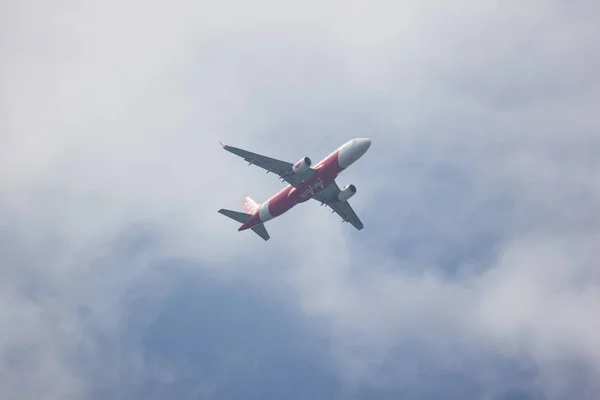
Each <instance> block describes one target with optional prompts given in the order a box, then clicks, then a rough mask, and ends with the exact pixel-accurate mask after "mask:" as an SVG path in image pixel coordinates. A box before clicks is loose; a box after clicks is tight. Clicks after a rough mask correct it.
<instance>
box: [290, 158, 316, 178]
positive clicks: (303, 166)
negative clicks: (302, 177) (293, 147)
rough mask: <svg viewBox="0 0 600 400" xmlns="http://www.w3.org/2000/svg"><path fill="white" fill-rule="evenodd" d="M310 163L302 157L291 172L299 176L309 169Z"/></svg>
mask: <svg viewBox="0 0 600 400" xmlns="http://www.w3.org/2000/svg"><path fill="white" fill-rule="evenodd" d="M311 164H312V161H311V160H310V158H308V157H304V158H303V159H301V160H300V161H298V162H297V163H296V164H294V166H293V167H292V171H294V173H296V174H301V173H303V172H304V171H306V170H307V169H309V168H310V166H311Z"/></svg>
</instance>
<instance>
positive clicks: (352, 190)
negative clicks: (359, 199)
mask: <svg viewBox="0 0 600 400" xmlns="http://www.w3.org/2000/svg"><path fill="white" fill-rule="evenodd" d="M355 194H356V186H354V185H347V186H344V188H343V189H342V190H340V192H339V193H338V199H339V200H340V201H346V200H348V199H349V198H350V197H352V196H354V195H355Z"/></svg>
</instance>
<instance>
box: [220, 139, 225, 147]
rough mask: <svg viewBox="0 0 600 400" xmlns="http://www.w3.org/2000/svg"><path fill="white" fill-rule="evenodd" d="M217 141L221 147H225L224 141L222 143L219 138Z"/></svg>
mask: <svg viewBox="0 0 600 400" xmlns="http://www.w3.org/2000/svg"><path fill="white" fill-rule="evenodd" d="M219 143H221V147H222V148H225V143H223V142H222V141H220V140H219Z"/></svg>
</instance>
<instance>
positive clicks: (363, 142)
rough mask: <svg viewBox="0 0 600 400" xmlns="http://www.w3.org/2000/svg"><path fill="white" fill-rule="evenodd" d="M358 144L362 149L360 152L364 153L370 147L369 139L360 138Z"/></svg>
mask: <svg viewBox="0 0 600 400" xmlns="http://www.w3.org/2000/svg"><path fill="white" fill-rule="evenodd" d="M360 144H361V147H362V152H363V153H365V152H366V151H367V150H369V147H371V139H367V138H362V139H360Z"/></svg>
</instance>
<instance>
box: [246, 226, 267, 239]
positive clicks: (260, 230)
mask: <svg viewBox="0 0 600 400" xmlns="http://www.w3.org/2000/svg"><path fill="white" fill-rule="evenodd" d="M251 229H252V231H254V233H256V234H257V235H258V236H260V237H261V238H263V239H264V240H269V238H270V236H269V232H267V228H265V225H264V224H260V225H256V226H253V227H252V228H251Z"/></svg>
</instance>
